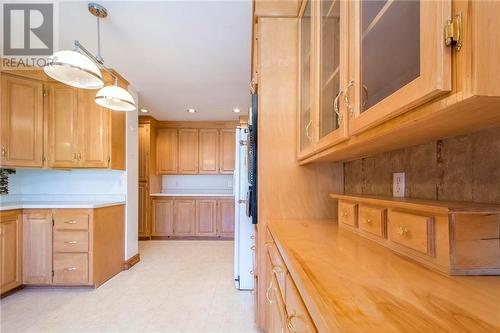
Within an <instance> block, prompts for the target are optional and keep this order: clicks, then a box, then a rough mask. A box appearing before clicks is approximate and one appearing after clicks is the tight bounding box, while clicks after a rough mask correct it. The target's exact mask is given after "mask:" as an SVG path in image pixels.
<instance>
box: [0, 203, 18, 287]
mask: <svg viewBox="0 0 500 333" xmlns="http://www.w3.org/2000/svg"><path fill="white" fill-rule="evenodd" d="M22 228H23V226H22V219H21V211H17V210H16V211H7V212H0V293H4V292H6V291H9V290H11V289H14V288H16V287H18V286H20V285H21V280H22V279H21V271H22V268H21V267H22V251H23V246H22V244H23V233H22Z"/></svg>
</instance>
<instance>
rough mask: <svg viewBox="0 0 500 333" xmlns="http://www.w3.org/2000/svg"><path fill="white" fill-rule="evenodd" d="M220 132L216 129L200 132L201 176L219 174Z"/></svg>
mask: <svg viewBox="0 0 500 333" xmlns="http://www.w3.org/2000/svg"><path fill="white" fill-rule="evenodd" d="M218 143H219V131H218V130H216V129H201V130H200V144H199V145H200V154H199V164H200V165H199V170H200V174H213V173H218V172H219V146H218Z"/></svg>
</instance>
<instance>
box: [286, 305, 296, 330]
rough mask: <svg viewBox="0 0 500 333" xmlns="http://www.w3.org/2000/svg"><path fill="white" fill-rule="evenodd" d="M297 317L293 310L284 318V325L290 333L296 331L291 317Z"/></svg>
mask: <svg viewBox="0 0 500 333" xmlns="http://www.w3.org/2000/svg"><path fill="white" fill-rule="evenodd" d="M295 317H297V314H296V313H295V310H293V311H292V314H291V315H289V316H287V318H286V327H288V330H289V331H290V332H292V333H297V329H296V328H295V326H293V323H292V319H293V318H295Z"/></svg>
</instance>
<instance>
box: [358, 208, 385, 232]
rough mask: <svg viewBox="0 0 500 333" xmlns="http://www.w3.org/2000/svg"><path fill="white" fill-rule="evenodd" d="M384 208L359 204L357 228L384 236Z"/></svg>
mask: <svg viewBox="0 0 500 333" xmlns="http://www.w3.org/2000/svg"><path fill="white" fill-rule="evenodd" d="M385 212H386V209H385V208H381V207H372V206H365V205H359V213H358V216H359V218H358V226H359V229H361V230H363V231H366V232H369V233H371V234H374V235H377V236H380V237H385Z"/></svg>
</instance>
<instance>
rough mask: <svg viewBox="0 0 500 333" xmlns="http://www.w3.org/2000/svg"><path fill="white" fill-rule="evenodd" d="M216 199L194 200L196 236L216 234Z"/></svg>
mask: <svg viewBox="0 0 500 333" xmlns="http://www.w3.org/2000/svg"><path fill="white" fill-rule="evenodd" d="M216 221H217V200H196V229H195V235H196V236H216V235H217V223H216Z"/></svg>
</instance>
